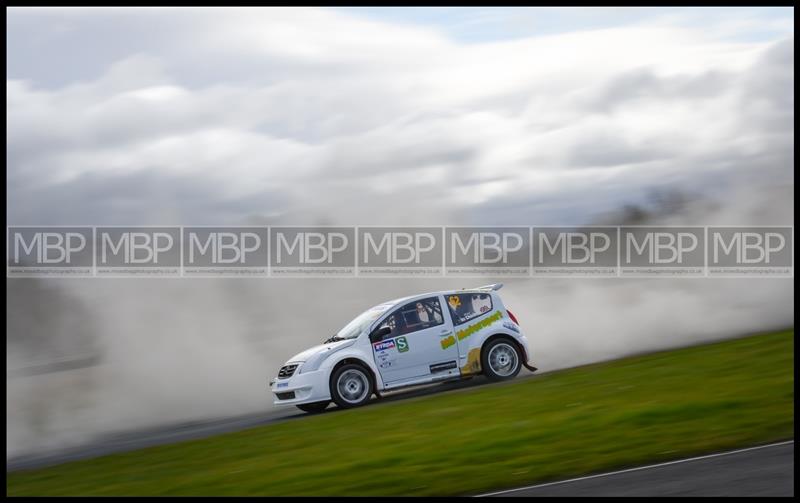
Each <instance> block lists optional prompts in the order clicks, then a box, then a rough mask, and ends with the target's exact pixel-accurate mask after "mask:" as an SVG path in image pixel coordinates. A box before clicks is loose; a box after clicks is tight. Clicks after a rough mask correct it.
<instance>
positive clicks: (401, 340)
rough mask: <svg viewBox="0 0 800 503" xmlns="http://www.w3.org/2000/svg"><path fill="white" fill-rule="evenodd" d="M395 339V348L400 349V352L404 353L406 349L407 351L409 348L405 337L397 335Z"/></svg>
mask: <svg viewBox="0 0 800 503" xmlns="http://www.w3.org/2000/svg"><path fill="white" fill-rule="evenodd" d="M395 340H396V341H397V350H398V351H400V352H401V353H405V352H406V351H408V349H409V348H408V341H407V340H406V338H405V337H398V338H397V339H395Z"/></svg>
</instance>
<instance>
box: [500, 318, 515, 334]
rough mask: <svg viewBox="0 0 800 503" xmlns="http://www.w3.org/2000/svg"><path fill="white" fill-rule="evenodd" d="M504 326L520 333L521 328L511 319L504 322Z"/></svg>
mask: <svg viewBox="0 0 800 503" xmlns="http://www.w3.org/2000/svg"><path fill="white" fill-rule="evenodd" d="M503 326H504V327H506V328H507V329H509V330H512V331H514V332H517V333H519V328H517V326H516V325H514V324H513V323H511V322H510V321H506V322H503Z"/></svg>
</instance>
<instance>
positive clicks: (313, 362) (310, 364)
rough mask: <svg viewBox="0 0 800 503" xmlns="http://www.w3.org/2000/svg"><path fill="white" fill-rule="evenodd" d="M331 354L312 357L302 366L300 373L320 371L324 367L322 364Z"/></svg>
mask: <svg viewBox="0 0 800 503" xmlns="http://www.w3.org/2000/svg"><path fill="white" fill-rule="evenodd" d="M329 354H330V353H329V352H325V353H317V354H316V355H314V356H312V357H311V358H309V359H308V360H306V361H305V363H303V364H302V365H301V366H300V373H301V374H305V373H306V372H314V371H315V370H317V369H319V366H320V365H322V362H323V361H324V360H325V358H326V357H327V356H328V355H329Z"/></svg>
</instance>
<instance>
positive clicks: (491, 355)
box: [481, 339, 522, 381]
mask: <svg viewBox="0 0 800 503" xmlns="http://www.w3.org/2000/svg"><path fill="white" fill-rule="evenodd" d="M521 362H522V358H521V355H520V352H519V349H518V348H517V345H516V344H514V343H513V342H511V341H510V340H508V339H494V340H493V341H490V342H489V344H487V345H486V346H485V347H484V348H483V350H482V351H481V365H482V366H483V373H484V374H485V375H486V377H488V378H489V379H490V380H492V381H505V380H507V379H513V378H514V377H516V376H517V374H519V369H520V363H521Z"/></svg>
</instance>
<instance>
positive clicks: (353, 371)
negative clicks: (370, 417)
mask: <svg viewBox="0 0 800 503" xmlns="http://www.w3.org/2000/svg"><path fill="white" fill-rule="evenodd" d="M372 393H373V387H372V379H370V377H369V371H368V370H366V369H365V368H364V367H362V366H361V365H356V364H353V363H350V364H347V365H343V366H341V367H339V368H338V369H336V372H334V373H333V376H331V397H333V401H334V402H336V405H338V406H339V407H341V408H343V409H347V408H350V407H358V406H359V405H364V404H365V403H367V402H368V401H369V397H370V396H371V395H372Z"/></svg>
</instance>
